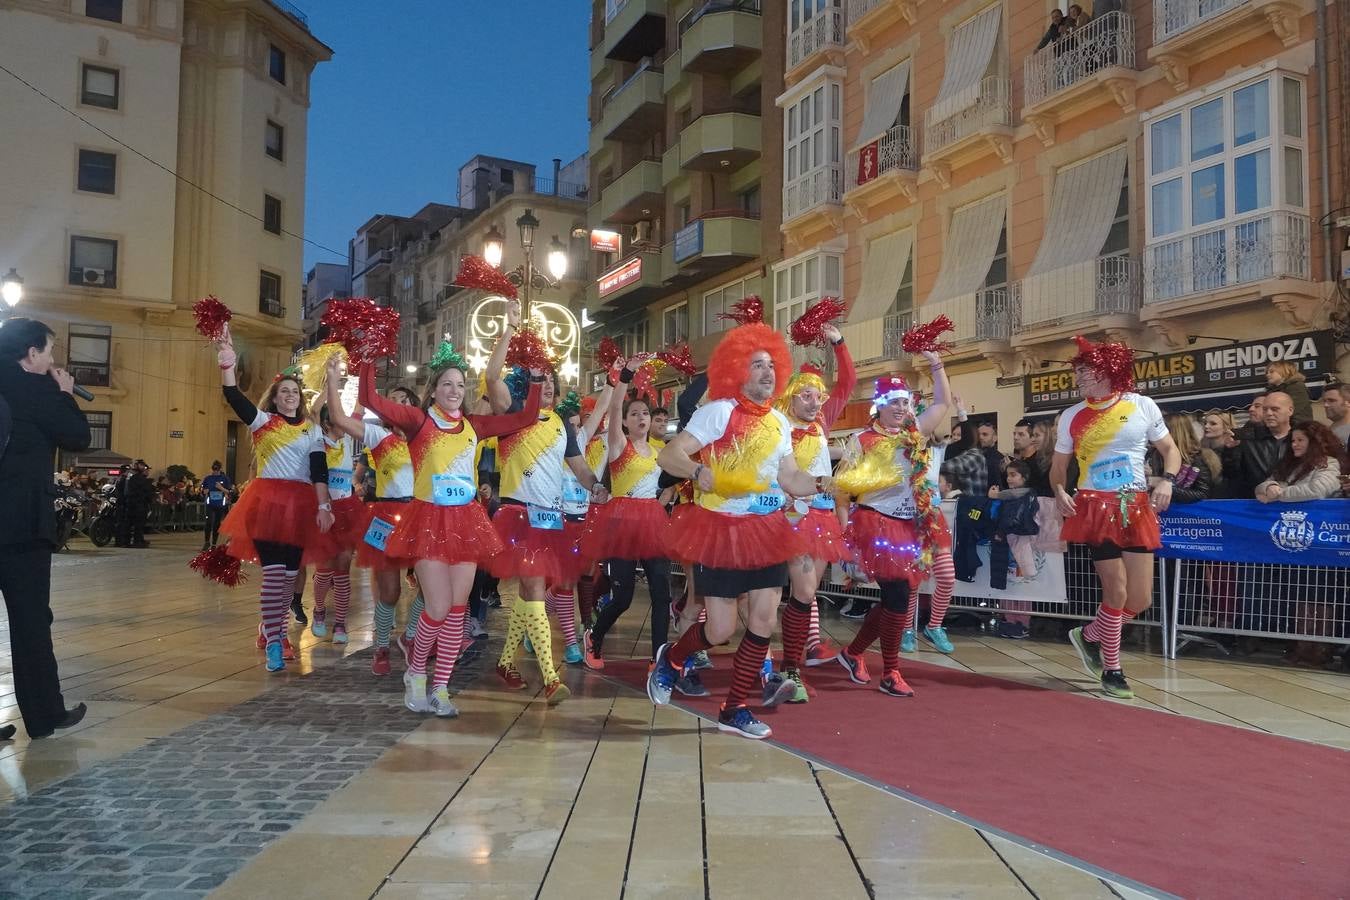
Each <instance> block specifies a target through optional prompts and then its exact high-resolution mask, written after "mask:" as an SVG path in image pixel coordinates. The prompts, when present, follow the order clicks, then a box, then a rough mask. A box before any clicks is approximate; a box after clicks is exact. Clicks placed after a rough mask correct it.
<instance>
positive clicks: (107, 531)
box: [88, 484, 117, 547]
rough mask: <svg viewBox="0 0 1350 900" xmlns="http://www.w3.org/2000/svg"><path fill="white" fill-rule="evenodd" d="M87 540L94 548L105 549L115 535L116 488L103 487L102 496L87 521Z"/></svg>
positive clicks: (106, 485)
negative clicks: (91, 542)
mask: <svg viewBox="0 0 1350 900" xmlns="http://www.w3.org/2000/svg"><path fill="white" fill-rule="evenodd" d="M88 534H89V540H91V541H93V543H94V546H95V547H106V546H108V545H109V544H111V543H112V541H113V538H114V537H115V536H116V535H117V487H116V485H112V484H105V485H104V486H103V496H101V497H100V498H99V501H98V506H96V507H95V508H94V514H93V516H92V517H90V520H89V531H88Z"/></svg>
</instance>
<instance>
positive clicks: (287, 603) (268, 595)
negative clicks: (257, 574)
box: [258, 566, 292, 643]
mask: <svg viewBox="0 0 1350 900" xmlns="http://www.w3.org/2000/svg"><path fill="white" fill-rule="evenodd" d="M291 583H292V582H291V578H290V577H288V576H287V574H286V567H285V566H263V570H262V591H261V592H260V593H259V595H258V606H259V612H260V613H261V614H262V633H263V637H264V638H266V640H267V642H268V643H272V642H279V641H280V640H281V638H282V636H283V635H285V634H286V617H287V616H289V615H290V613H291Z"/></svg>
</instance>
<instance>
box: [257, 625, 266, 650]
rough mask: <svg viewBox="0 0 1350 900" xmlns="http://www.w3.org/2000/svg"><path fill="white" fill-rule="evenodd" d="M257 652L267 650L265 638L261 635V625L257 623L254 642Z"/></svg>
mask: <svg viewBox="0 0 1350 900" xmlns="http://www.w3.org/2000/svg"><path fill="white" fill-rule="evenodd" d="M254 643H255V644H256V646H257V648H258V649H259V650H266V649H267V638H266V637H265V636H264V635H263V627H262V623H261V622H260V623H258V640H257V641H255V642H254Z"/></svg>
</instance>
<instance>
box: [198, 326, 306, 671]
mask: <svg viewBox="0 0 1350 900" xmlns="http://www.w3.org/2000/svg"><path fill="white" fill-rule="evenodd" d="M216 347H217V354H216V357H217V361H218V362H219V364H220V382H221V385H222V386H223V390H224V392H225V402H227V403H229V404H230V408H231V409H233V410H234V413H235V415H237V416H238V417H239V420H240V421H241V422H243V423H244V424H245V425H247V426H248V430H249V434H250V436H251V437H252V438H253V454H254V464H255V465H256V466H257V472H258V474H257V477H256V478H254V479H253V481H252V482H250V484H249V486H248V489H247V490H245V491H244V493H243V496H241V497H240V498H239V502H238V503H236V504H235V505H234V508H233V509H231V510H230V514H229V515H227V516H226V517H225V521H224V522H222V523H221V525H220V533H221V534H223V535H226V536H227V537H228V538H229V541H230V543H229V548H228V552H229V554H230V555H231V556H233V557H236V558H237V559H245V560H255V561H257V562H258V564H259V565H261V566H262V571H263V577H262V592H261V594H260V596H259V604H260V606H261V610H262V624H261V626H260V635H261V637H262V641H263V645H264V648H265V650H266V652H267V671H269V672H280V671H281V670H282V669H285V668H286V663H285V660H286V659H288V658H289V659H294V658H295V651H294V650H293V649H291V646H290V641H289V640H288V639H287V637H286V618H287V615H288V614H289V608H290V603H291V592H292V588H293V587H294V585H295V577H296V575H297V574H298V573H299V571H300V566H301V564H302V562H303V561H304V556H305V553H306V552H307V551H308V552H311V553H314V552H318V553H323V552H324V550H325V548H326V547H327V546H328V542H327V538H326V533H327V532H328V530H329V529H330V528H332V527H333V504H332V502H331V500H330V499H329V495H328V460H327V457H326V455H325V454H324V444H323V434H322V433H321V432H320V430H319V426H318V425H316V424H314V423H313V422H311V421H310V420H309V419H308V418H306V416H307V410H306V408H305V395H304V388H303V386H302V384H301V382H300V376H299V374H298V373H297V374H291V373H283V374H281V375H278V376H277V378H276V380H274V381H273V382H272V384H270V385H269V386H268V388H267V392H266V393H265V394H263V397H262V400H261V401H260V403H261V406H262V408H261V409H259V408H258V407H257V406H254V405H253V404H252V403H250V402H249V399H248V398H247V397H245V396H244V394H243V392H242V391H241V390H239V387H238V383H237V382H236V380H235V364H236V363H237V362H238V356H237V355H236V354H235V351H234V343H233V341H232V340H231V338H230V330H229V328H228V326H227V327H226V328H225V330H224V332H223V334H222V335H221V338H220V340H219V341H217V342H216Z"/></svg>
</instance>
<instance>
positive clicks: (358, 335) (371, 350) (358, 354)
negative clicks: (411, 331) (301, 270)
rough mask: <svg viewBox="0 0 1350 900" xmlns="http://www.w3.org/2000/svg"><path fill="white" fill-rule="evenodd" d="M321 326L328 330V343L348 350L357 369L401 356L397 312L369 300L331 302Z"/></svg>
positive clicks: (357, 298) (366, 298) (355, 299)
mask: <svg viewBox="0 0 1350 900" xmlns="http://www.w3.org/2000/svg"><path fill="white" fill-rule="evenodd" d="M319 325H320V326H322V327H324V328H327V329H328V340H329V341H336V342H337V343H340V344H341V345H342V346H343V347H345V348H346V349H347V356H348V357H350V358H351V359H352V360H354V361H355V362H356V364H358V365H359V364H362V363H373V362H375V360H377V359H379V358H380V357H382V356H398V310H396V309H390V308H389V307H387V306H380V305H379V304H378V303H376V302H375V301H374V300H371V299H370V298H369V297H356V298H353V299H351V300H330V301H329V302H328V311H327V312H325V313H324V314H323V318H322V319H320V320H319Z"/></svg>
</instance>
